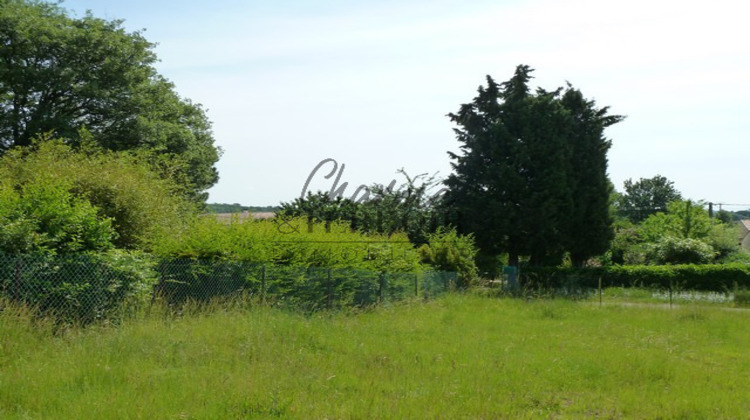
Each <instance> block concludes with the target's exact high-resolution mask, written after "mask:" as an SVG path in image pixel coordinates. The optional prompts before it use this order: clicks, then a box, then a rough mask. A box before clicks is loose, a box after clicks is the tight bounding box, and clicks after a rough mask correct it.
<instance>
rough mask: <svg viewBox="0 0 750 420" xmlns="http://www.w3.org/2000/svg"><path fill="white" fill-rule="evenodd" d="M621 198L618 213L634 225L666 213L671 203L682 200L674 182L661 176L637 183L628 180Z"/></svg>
mask: <svg viewBox="0 0 750 420" xmlns="http://www.w3.org/2000/svg"><path fill="white" fill-rule="evenodd" d="M619 198H620V201H619V202H618V203H617V204H618V212H619V213H620V215H622V216H624V217H627V218H628V219H629V220H630V221H631V222H633V223H640V222H642V221H644V220H646V219H647V218H648V217H649V216H651V215H653V214H657V213H659V212H665V211H667V205H668V204H669V203H671V202H673V201H676V200H681V199H682V197H681V196H680V192H679V191H677V190H676V189H675V187H674V182H672V181H670V180H668V179H667V178H665V177H663V176H661V175H656V176H654V177H653V178H641V179H640V180H638V181H636V182H633V180H632V179H628V180H626V181H625V192H624V193H623V194H622V195H620V197H619Z"/></svg>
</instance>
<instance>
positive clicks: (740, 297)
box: [734, 290, 750, 308]
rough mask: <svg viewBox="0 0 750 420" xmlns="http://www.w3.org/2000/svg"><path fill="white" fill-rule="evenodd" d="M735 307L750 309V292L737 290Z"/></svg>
mask: <svg viewBox="0 0 750 420" xmlns="http://www.w3.org/2000/svg"><path fill="white" fill-rule="evenodd" d="M734 305H735V306H740V307H744V308H747V307H750V290H735V292H734Z"/></svg>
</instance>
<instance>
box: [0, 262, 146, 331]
mask: <svg viewBox="0 0 750 420" xmlns="http://www.w3.org/2000/svg"><path fill="white" fill-rule="evenodd" d="M155 282H156V273H155V271H154V270H153V263H152V260H151V259H150V258H149V257H148V256H146V255H143V254H138V253H131V252H125V251H110V252H107V253H98V254H93V253H79V254H68V255H57V256H56V255H51V254H27V255H15V256H12V255H7V254H0V294H2V295H5V296H7V297H8V298H10V299H12V300H15V301H18V302H22V303H25V304H27V305H29V306H32V307H35V308H38V309H39V310H40V311H41V312H42V314H45V315H51V316H54V317H56V318H57V319H59V320H61V321H64V322H69V323H76V324H88V323H91V322H94V321H101V320H113V319H118V318H120V317H121V316H122V315H123V313H124V312H123V311H124V310H126V309H129V308H139V307H142V306H143V305H145V304H147V303H149V302H150V300H151V297H152V290H153V285H154V284H155Z"/></svg>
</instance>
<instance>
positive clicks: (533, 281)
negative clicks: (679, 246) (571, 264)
mask: <svg viewBox="0 0 750 420" xmlns="http://www.w3.org/2000/svg"><path fill="white" fill-rule="evenodd" d="M600 278H601V280H602V286H603V287H633V286H636V287H656V288H670V287H672V288H680V289H683V290H704V291H715V292H726V291H728V290H732V289H733V288H734V287H735V286H739V287H744V288H748V287H750V265H748V264H744V263H732V264H720V265H719V264H705V265H692V264H688V265H656V266H655V265H614V266H608V267H587V268H554V267H528V268H526V269H525V270H524V271H522V272H521V281H522V284H523V285H524V286H525V287H528V288H556V287H561V286H562V285H565V284H576V285H577V286H580V287H588V288H596V287H598V282H599V279H600Z"/></svg>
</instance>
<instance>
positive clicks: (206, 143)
mask: <svg viewBox="0 0 750 420" xmlns="http://www.w3.org/2000/svg"><path fill="white" fill-rule="evenodd" d="M121 25H122V21H118V20H114V21H107V20H103V19H99V18H96V17H93V16H92V15H90V14H86V15H84V16H83V17H81V18H74V17H70V16H69V15H68V13H67V12H66V11H65V10H64V9H62V8H60V7H59V6H57V5H55V4H50V3H46V2H41V1H35V0H0V154H2V153H4V151H6V150H8V149H9V148H11V147H13V146H27V145H29V144H30V143H31V142H32V139H34V138H35V137H37V136H38V135H40V134H41V133H49V132H53V133H54V134H55V136H56V137H61V138H65V139H66V140H67V141H69V142H71V143H76V142H78V141H79V140H80V136H79V133H80V132H81V130H82V129H83V128H85V129H86V130H87V131H88V132H90V133H91V134H92V135H93V138H94V139H95V141H96V142H98V143H99V144H100V145H102V146H103V147H105V148H107V149H110V150H130V149H147V150H151V151H153V152H155V153H154V154H152V156H158V157H160V158H162V159H164V158H167V159H168V160H169V161H170V162H172V163H173V164H172V165H170V168H171V169H172V170H174V169H175V168H179V171H182V172H183V173H184V176H183V179H184V180H186V181H187V182H188V183H189V184H190V185H189V186H188V190H189V191H191V194H192V195H193V196H194V198H197V199H201V198H204V196H205V194H204V193H203V192H204V191H205V190H206V189H207V188H209V187H210V186H212V185H213V184H215V183H216V181H217V179H218V174H217V171H216V169H215V168H214V164H215V163H216V162H217V160H218V158H219V150H218V149H217V148H216V147H215V146H214V139H213V136H212V133H211V127H210V122H209V121H208V119H207V117H206V115H205V112H204V110H203V109H202V108H201V107H200V106H199V105H197V104H194V103H192V102H191V101H189V100H187V99H183V98H181V97H180V96H179V95H178V94H177V93H176V92H175V91H174V86H173V85H172V83H170V82H169V81H167V80H166V79H165V78H163V77H162V76H160V75H159V74H158V73H157V72H156V70H155V69H154V67H153V64H154V63H155V62H156V60H157V59H156V55H155V54H154V52H153V47H154V44H152V43H150V42H148V41H147V40H146V39H145V38H144V37H143V36H142V35H141V33H139V32H127V31H126V30H125V29H123V28H122V26H121ZM175 163H176V165H174V164H175Z"/></svg>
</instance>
